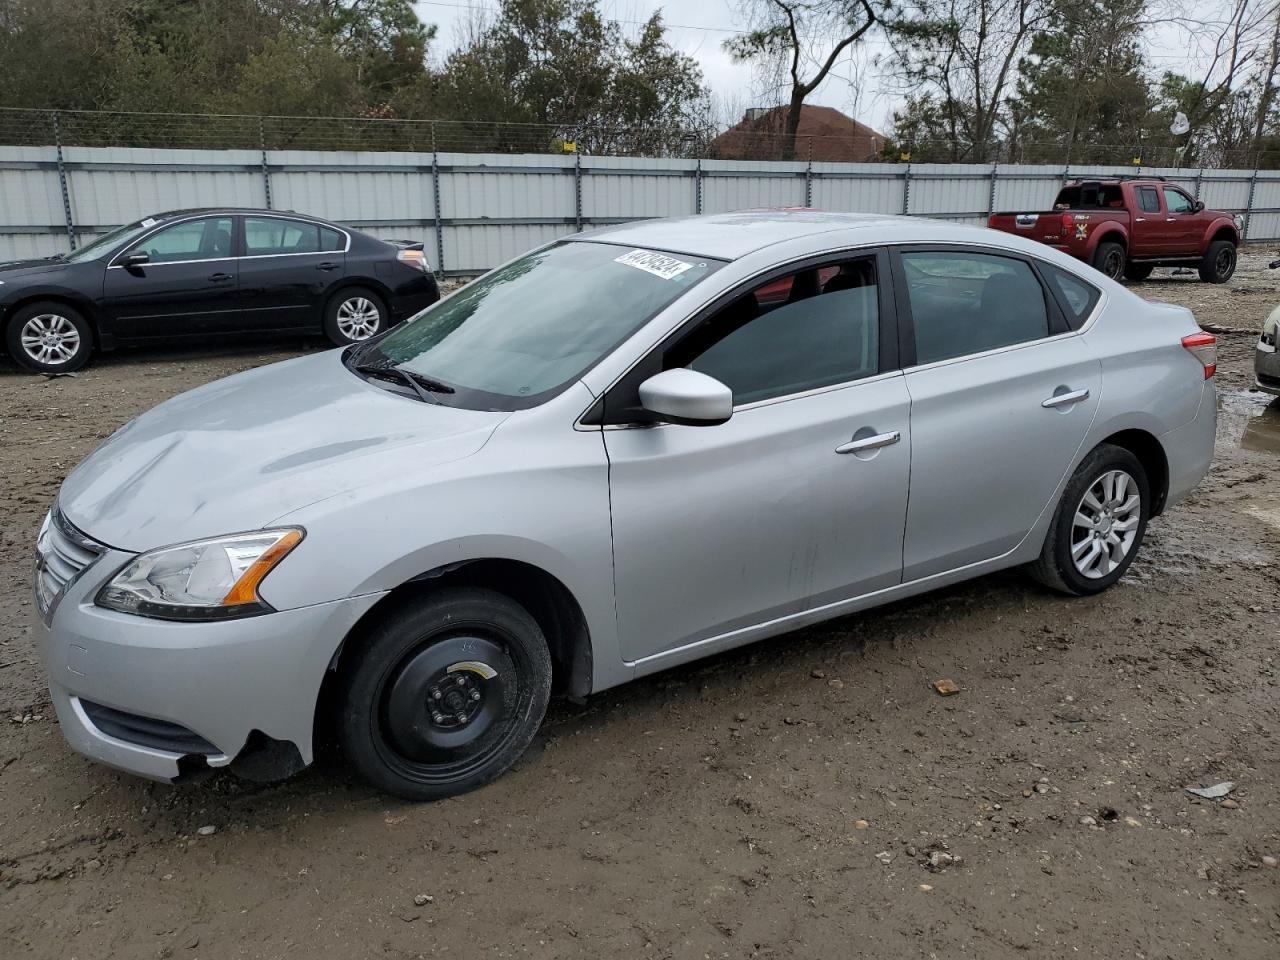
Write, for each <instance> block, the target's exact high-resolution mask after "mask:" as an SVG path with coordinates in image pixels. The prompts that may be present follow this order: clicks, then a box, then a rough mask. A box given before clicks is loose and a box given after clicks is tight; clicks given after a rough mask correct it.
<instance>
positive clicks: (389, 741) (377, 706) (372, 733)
mask: <svg viewBox="0 0 1280 960" xmlns="http://www.w3.org/2000/svg"><path fill="white" fill-rule="evenodd" d="M364 641H365V642H364V644H363V645H362V646H361V648H360V652H359V654H358V657H357V659H356V661H355V663H354V664H353V665H352V666H351V668H350V669H349V671H348V672H347V674H346V676H345V677H344V678H343V686H342V709H341V714H340V716H341V723H340V728H339V738H340V740H341V743H342V748H343V752H344V753H345V754H346V756H347V759H348V760H349V761H350V763H351V765H352V766H353V767H354V768H355V769H356V771H357V772H358V773H359V774H360V775H361V776H362V777H364V779H365V780H367V781H369V783H371V784H373V785H374V786H375V787H378V788H379V789H381V790H385V791H386V792H387V793H392V794H395V795H396V796H399V797H404V798H405V799H407V800H438V799H441V798H443V797H450V796H453V795H455V794H459V793H465V792H466V791H468V790H474V789H476V788H477V787H480V786H483V785H484V784H486V783H488V782H489V781H491V780H493V779H494V778H496V777H497V776H498V775H500V774H501V773H503V772H504V771H505V770H507V769H508V768H509V767H510V766H511V765H512V764H513V763H515V762H516V760H517V759H519V757H520V755H521V754H522V753H523V752H524V750H525V748H526V747H528V745H529V743H530V742H531V741H532V740H533V736H534V734H535V733H536V732H537V730H538V726H539V725H540V724H541V723H542V717H543V715H544V714H545V713H546V710H547V701H548V700H549V699H550V696H551V655H550V653H549V652H548V650H547V643H546V640H545V638H544V637H543V635H542V631H541V630H540V629H539V627H538V624H537V621H535V620H534V619H533V617H531V616H530V615H529V612H528V611H527V610H525V609H524V607H522V606H520V604H518V603H516V602H515V601H514V600H512V599H510V598H509V597H506V596H504V595H503V594H500V593H497V592H495V591H492V590H481V589H475V588H457V589H447V590H441V591H439V592H437V593H434V594H432V595H431V596H430V597H429V598H428V599H426V600H423V601H420V602H418V603H416V604H411V605H406V606H402V607H399V608H398V609H395V610H393V611H392V612H391V613H388V614H386V615H385V616H383V617H382V618H380V619H379V620H377V621H376V622H375V623H374V625H373V626H372V627H371V628H370V629H369V631H368V632H367V634H366V635H365V637H364Z"/></svg>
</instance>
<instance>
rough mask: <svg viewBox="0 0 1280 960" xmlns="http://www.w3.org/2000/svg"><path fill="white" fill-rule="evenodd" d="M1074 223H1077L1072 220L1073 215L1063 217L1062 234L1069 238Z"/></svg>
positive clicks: (1065, 214)
mask: <svg viewBox="0 0 1280 960" xmlns="http://www.w3.org/2000/svg"><path fill="white" fill-rule="evenodd" d="M1074 222H1075V221H1074V220H1072V218H1071V214H1069V213H1064V214H1063V215H1062V232H1063V233H1065V234H1066V235H1067V236H1070V235H1071V224H1072V223H1074Z"/></svg>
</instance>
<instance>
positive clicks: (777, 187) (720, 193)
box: [702, 160, 805, 213]
mask: <svg viewBox="0 0 1280 960" xmlns="http://www.w3.org/2000/svg"><path fill="white" fill-rule="evenodd" d="M702 170H703V174H704V176H703V179H702V212H703V213H727V212H728V211H730V210H750V209H753V208H756V207H802V206H804V199H805V197H804V172H805V164H803V163H771V162H769V161H767V160H704V161H703V163H702Z"/></svg>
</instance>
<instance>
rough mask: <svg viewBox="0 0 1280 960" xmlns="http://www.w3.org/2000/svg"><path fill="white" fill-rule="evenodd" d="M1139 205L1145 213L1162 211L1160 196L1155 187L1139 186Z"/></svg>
mask: <svg viewBox="0 0 1280 960" xmlns="http://www.w3.org/2000/svg"><path fill="white" fill-rule="evenodd" d="M1138 206H1139V208H1141V210H1142V212H1143V213H1159V212H1160V198H1159V197H1158V196H1156V188H1155V187H1139V188H1138Z"/></svg>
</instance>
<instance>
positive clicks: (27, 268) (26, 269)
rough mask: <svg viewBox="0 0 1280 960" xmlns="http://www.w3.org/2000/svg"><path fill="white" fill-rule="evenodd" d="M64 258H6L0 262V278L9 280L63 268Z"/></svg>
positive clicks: (54, 271)
mask: <svg viewBox="0 0 1280 960" xmlns="http://www.w3.org/2000/svg"><path fill="white" fill-rule="evenodd" d="M67 266H68V264H67V262H66V261H65V260H6V261H4V262H2V263H0V280H3V281H6V282H8V281H10V280H17V279H20V278H22V277H36V276H40V275H41V274H45V273H56V272H58V271H59V270H65V269H66V268H67Z"/></svg>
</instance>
